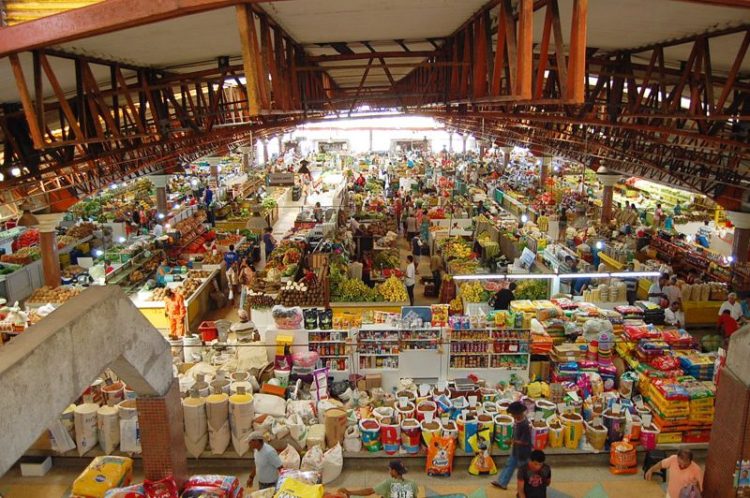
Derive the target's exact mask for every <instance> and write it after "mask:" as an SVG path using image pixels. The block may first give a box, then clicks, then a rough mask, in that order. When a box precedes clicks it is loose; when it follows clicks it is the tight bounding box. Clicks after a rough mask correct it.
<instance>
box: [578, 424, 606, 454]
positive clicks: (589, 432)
mask: <svg viewBox="0 0 750 498" xmlns="http://www.w3.org/2000/svg"><path fill="white" fill-rule="evenodd" d="M584 425H585V427H586V442H587V443H588V444H589V445H590V446H591V447H592V448H594V450H596V451H602V450H603V449H604V445H605V444H606V443H607V428H606V427H604V426H603V425H601V424H589V423H588V422H584Z"/></svg>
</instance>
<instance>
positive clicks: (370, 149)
mask: <svg viewBox="0 0 750 498" xmlns="http://www.w3.org/2000/svg"><path fill="white" fill-rule="evenodd" d="M368 150H369V151H370V152H372V128H370V148H369V149H368Z"/></svg>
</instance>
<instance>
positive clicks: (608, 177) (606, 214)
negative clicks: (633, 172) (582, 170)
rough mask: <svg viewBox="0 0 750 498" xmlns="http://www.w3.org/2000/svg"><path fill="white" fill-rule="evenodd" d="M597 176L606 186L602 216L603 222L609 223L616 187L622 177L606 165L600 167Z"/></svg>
mask: <svg viewBox="0 0 750 498" xmlns="http://www.w3.org/2000/svg"><path fill="white" fill-rule="evenodd" d="M596 176H597V178H599V181H600V182H601V184H602V185H603V186H604V191H603V192H602V217H601V222H602V224H604V225H608V224H609V222H610V221H611V220H612V215H613V213H612V196H613V194H614V187H615V185H617V182H618V180H619V179H620V174H619V173H617V172H615V171H610V170H608V169H607V168H605V167H601V168H599V170H598V171H597V172H596Z"/></svg>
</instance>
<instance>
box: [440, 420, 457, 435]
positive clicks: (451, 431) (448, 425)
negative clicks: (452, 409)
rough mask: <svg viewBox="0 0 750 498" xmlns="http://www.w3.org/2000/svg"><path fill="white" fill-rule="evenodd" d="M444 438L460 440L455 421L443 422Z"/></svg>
mask: <svg viewBox="0 0 750 498" xmlns="http://www.w3.org/2000/svg"><path fill="white" fill-rule="evenodd" d="M443 437H449V438H451V439H456V438H458V426H457V425H456V422H455V421H453V420H448V421H446V422H443Z"/></svg>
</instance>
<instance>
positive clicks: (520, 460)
mask: <svg viewBox="0 0 750 498" xmlns="http://www.w3.org/2000/svg"><path fill="white" fill-rule="evenodd" d="M508 414H510V416H511V417H513V420H514V422H515V423H514V424H513V446H512V447H511V450H510V457H508V460H507V461H506V462H505V467H504V468H503V470H502V472H500V474H499V475H498V476H497V480H495V481H492V483H491V484H492V485H493V486H495V487H496V488H500V489H508V483H509V482H510V478H511V477H513V472H514V471H515V470H516V468H518V467H523V466H525V465H526V464H527V463H528V461H529V457H530V456H531V424H529V420H528V419H527V418H526V405H524V404H523V403H521V402H520V401H514V402H513V403H511V404H510V405H508Z"/></svg>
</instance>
